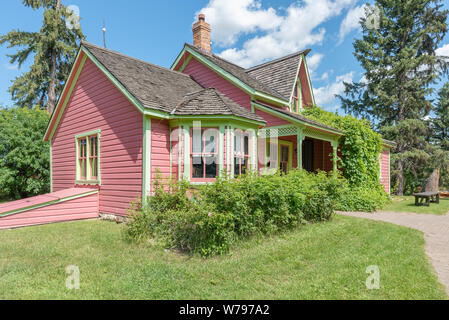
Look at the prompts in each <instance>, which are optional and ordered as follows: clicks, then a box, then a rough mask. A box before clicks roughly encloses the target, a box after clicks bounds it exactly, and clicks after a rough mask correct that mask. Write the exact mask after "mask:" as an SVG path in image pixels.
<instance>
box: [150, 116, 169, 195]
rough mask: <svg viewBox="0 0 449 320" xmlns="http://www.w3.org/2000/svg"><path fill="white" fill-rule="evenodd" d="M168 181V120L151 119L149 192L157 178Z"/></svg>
mask: <svg viewBox="0 0 449 320" xmlns="http://www.w3.org/2000/svg"><path fill="white" fill-rule="evenodd" d="M158 176H159V177H160V178H162V181H161V182H164V183H166V182H168V181H169V179H170V127H169V124H168V120H158V119H151V190H152V191H153V190H154V189H153V188H154V182H155V180H156V179H157V178H158Z"/></svg>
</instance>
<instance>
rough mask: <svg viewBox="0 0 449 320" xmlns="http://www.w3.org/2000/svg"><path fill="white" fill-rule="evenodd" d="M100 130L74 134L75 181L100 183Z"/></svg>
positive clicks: (79, 182)
mask: <svg viewBox="0 0 449 320" xmlns="http://www.w3.org/2000/svg"><path fill="white" fill-rule="evenodd" d="M99 141H100V131H99V130H97V131H92V132H89V133H85V134H80V135H77V136H76V154H77V165H76V183H77V184H100V165H99V155H100V152H99V150H100V148H99Z"/></svg>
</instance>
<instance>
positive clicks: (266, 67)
mask: <svg viewBox="0 0 449 320" xmlns="http://www.w3.org/2000/svg"><path fill="white" fill-rule="evenodd" d="M309 52H310V49H307V50H303V51H299V52H296V53H294V54H291V55H288V56H285V57H282V58H279V59H276V60H273V61H269V62H266V63H263V64H260V65H258V66H254V67H252V68H249V69H246V72H247V73H248V74H249V75H250V76H252V77H254V78H255V79H257V80H258V81H259V82H261V83H263V84H264V85H266V86H267V87H270V88H272V89H274V90H276V91H277V92H279V93H280V94H282V95H283V96H284V97H287V98H288V99H290V96H291V94H292V91H293V86H294V84H295V81H296V78H297V76H298V71H299V64H300V62H301V57H302V55H304V56H306V55H307V54H308V53H309Z"/></svg>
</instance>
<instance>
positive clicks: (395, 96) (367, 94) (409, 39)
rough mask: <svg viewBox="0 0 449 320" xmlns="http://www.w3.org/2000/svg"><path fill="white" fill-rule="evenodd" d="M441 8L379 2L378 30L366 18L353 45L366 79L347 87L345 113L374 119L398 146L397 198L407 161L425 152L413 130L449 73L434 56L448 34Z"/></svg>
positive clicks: (436, 0)
mask: <svg viewBox="0 0 449 320" xmlns="http://www.w3.org/2000/svg"><path fill="white" fill-rule="evenodd" d="M442 5H443V1H441V0H412V1H405V2H404V1H400V0H376V1H375V6H376V7H377V8H378V9H379V10H378V11H379V20H380V21H379V22H380V23H379V28H368V27H367V25H366V24H365V22H366V19H365V18H362V19H361V21H360V22H361V26H362V32H363V37H362V39H357V40H355V41H354V49H355V52H354V55H355V57H356V58H357V60H358V61H359V62H360V64H361V66H362V68H363V69H364V70H365V73H364V76H363V78H362V80H360V81H359V82H358V83H356V82H353V83H345V86H346V88H345V96H344V97H342V96H340V99H341V101H342V104H343V107H344V109H345V110H346V111H347V112H350V113H353V114H355V115H357V116H362V117H364V118H366V119H369V120H372V121H373V122H374V123H376V125H377V126H378V127H379V128H380V129H382V131H384V136H385V137H386V138H387V139H389V140H393V141H396V142H397V147H396V149H395V153H397V154H398V156H396V157H395V158H394V162H393V163H394V164H395V167H396V168H395V172H394V173H395V175H394V177H395V178H396V180H397V192H398V194H402V193H403V192H404V189H405V188H406V185H405V182H406V181H405V180H404V179H405V176H406V175H407V174H408V173H407V170H408V168H410V166H409V164H410V163H414V162H415V160H414V159H410V160H409V158H408V156H409V155H410V156H411V157H412V158H414V157H415V156H416V155H417V153H419V152H420V151H419V150H423V149H422V148H421V145H420V143H421V141H422V140H423V138H425V137H424V136H423V135H422V131H421V130H417V131H415V130H413V129H414V128H416V127H420V126H421V125H419V124H417V122H419V121H424V120H421V119H424V118H425V117H426V116H428V115H429V113H430V111H431V109H432V106H431V102H430V101H429V100H428V97H429V96H430V95H431V94H432V92H433V87H432V85H433V84H435V83H436V81H437V80H439V78H440V75H441V73H442V72H446V71H447V61H446V60H445V59H444V57H441V56H438V55H436V53H435V51H436V49H437V48H438V47H439V46H440V43H441V41H442V39H443V38H444V35H445V34H446V32H447V23H446V19H447V16H448V10H442V9H441V7H442ZM368 8H370V9H373V7H372V6H369V5H368ZM372 12H375V11H374V10H373V11H372ZM410 120H413V122H410ZM392 126H398V127H399V128H401V130H391V127H392ZM402 129H404V130H402ZM404 139H405V140H407V141H408V142H411V143H405V142H404V141H403V140H404ZM415 141H417V143H415ZM407 162H408V164H407ZM407 166H408V168H407Z"/></svg>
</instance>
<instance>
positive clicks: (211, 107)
mask: <svg viewBox="0 0 449 320" xmlns="http://www.w3.org/2000/svg"><path fill="white" fill-rule="evenodd" d="M171 114H174V115H233V116H237V117H243V118H247V119H250V120H254V121H258V122H263V123H265V120H264V119H262V118H261V117H259V116H258V115H256V114H255V113H252V112H251V111H249V110H247V109H245V108H243V107H242V106H240V105H238V104H237V103H235V102H234V101H232V100H231V99H229V98H228V97H227V96H225V95H224V94H222V93H220V92H218V91H217V90H216V89H215V88H207V89H203V90H200V91H198V92H194V93H190V94H187V95H186V96H185V97H184V99H183V101H182V102H181V103H179V104H178V106H177V107H176V108H175V109H174V110H173V111H172V112H171Z"/></svg>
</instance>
